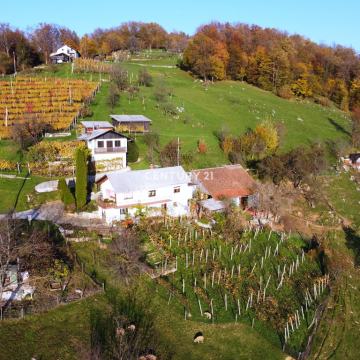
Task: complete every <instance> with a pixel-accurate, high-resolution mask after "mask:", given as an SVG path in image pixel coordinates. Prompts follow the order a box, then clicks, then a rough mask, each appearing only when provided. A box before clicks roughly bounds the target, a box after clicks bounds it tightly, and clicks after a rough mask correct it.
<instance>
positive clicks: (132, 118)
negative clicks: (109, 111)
mask: <svg viewBox="0 0 360 360" xmlns="http://www.w3.org/2000/svg"><path fill="white" fill-rule="evenodd" d="M110 117H111V118H112V119H113V120H115V121H117V122H119V123H122V122H151V120H150V119H149V118H147V117H146V116H144V115H110Z"/></svg>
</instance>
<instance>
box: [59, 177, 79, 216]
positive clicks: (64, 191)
mask: <svg viewBox="0 0 360 360" xmlns="http://www.w3.org/2000/svg"><path fill="white" fill-rule="evenodd" d="M58 189H59V191H60V198H61V201H62V202H63V203H64V205H65V208H67V209H69V208H72V207H74V205H75V199H74V196H73V194H72V193H71V191H70V189H69V187H68V186H67V184H66V181H65V179H64V178H61V179H60V180H59V184H58Z"/></svg>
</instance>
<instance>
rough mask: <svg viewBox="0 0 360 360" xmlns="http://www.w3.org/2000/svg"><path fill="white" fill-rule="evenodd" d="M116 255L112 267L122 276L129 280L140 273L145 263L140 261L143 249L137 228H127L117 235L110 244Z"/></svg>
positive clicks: (126, 280) (112, 251)
mask: <svg viewBox="0 0 360 360" xmlns="http://www.w3.org/2000/svg"><path fill="white" fill-rule="evenodd" d="M110 250H111V253H112V254H113V255H114V256H113V257H112V259H114V261H113V263H112V267H113V268H114V270H115V272H116V273H117V274H118V275H119V277H120V278H122V279H123V280H125V282H127V283H128V282H129V280H130V278H131V277H132V276H133V275H135V274H137V273H139V271H140V269H141V267H143V266H144V264H143V263H142V262H141V261H140V258H141V256H142V254H143V253H142V250H141V248H140V240H139V237H138V235H137V233H136V231H135V230H133V229H126V230H124V231H122V232H121V234H120V235H119V236H118V237H116V238H115V239H114V240H113V241H112V242H111V245H110Z"/></svg>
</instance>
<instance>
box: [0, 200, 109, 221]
mask: <svg viewBox="0 0 360 360" xmlns="http://www.w3.org/2000/svg"><path fill="white" fill-rule="evenodd" d="M6 216H8V215H7V214H1V215H0V219H4V218H5V217H6ZM13 218H14V219H24V220H48V221H52V222H53V223H55V224H58V225H63V224H71V225H74V226H80V227H97V226H100V227H103V226H104V225H105V223H104V221H103V220H102V219H100V218H88V217H85V216H82V215H81V214H69V213H66V212H65V211H64V205H63V203H62V202H61V201H52V202H48V203H46V204H43V205H41V206H40V208H38V209H30V210H25V211H18V212H15V213H14V214H13Z"/></svg>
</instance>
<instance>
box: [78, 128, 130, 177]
mask: <svg viewBox="0 0 360 360" xmlns="http://www.w3.org/2000/svg"><path fill="white" fill-rule="evenodd" d="M78 139H79V140H83V141H85V142H86V145H87V147H88V149H89V150H90V151H91V161H92V162H93V163H94V165H95V168H96V170H97V171H98V172H101V171H110V170H119V169H124V168H126V153H127V142H128V141H132V140H131V139H129V138H127V137H126V136H124V135H122V134H120V133H118V132H116V131H115V130H112V129H107V130H106V129H99V130H94V131H92V132H91V133H84V134H82V135H80V136H79V137H78Z"/></svg>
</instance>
